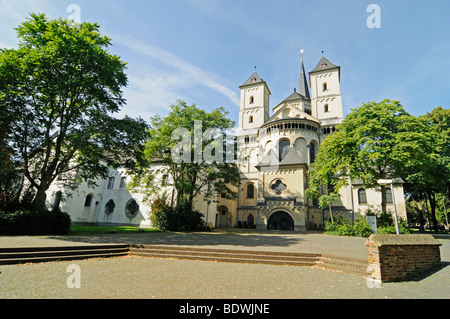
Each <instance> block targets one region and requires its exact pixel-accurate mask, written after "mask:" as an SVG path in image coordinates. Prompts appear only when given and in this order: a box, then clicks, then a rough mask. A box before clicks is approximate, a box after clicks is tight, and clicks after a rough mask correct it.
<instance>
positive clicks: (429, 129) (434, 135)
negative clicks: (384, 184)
mask: <svg viewBox="0 0 450 319" xmlns="http://www.w3.org/2000/svg"><path fill="white" fill-rule="evenodd" d="M415 124H416V125H414V126H412V125H410V129H409V131H408V132H406V133H404V135H403V141H410V145H413V146H414V149H413V150H412V151H411V155H412V156H411V157H410V158H404V159H403V161H402V164H403V166H404V168H403V172H404V175H405V176H404V179H405V181H406V184H405V190H406V192H407V193H408V194H409V195H410V196H411V198H415V199H425V200H426V201H428V202H429V203H430V205H429V206H430V209H431V214H430V217H431V223H432V227H433V229H434V230H435V231H437V230H438V222H437V219H436V207H437V200H436V198H437V196H438V194H440V195H439V196H440V198H442V196H446V197H447V198H448V196H449V189H450V110H449V109H444V108H442V107H437V108H435V109H434V110H432V111H431V112H428V113H427V114H426V115H423V116H419V117H418V118H417V119H416V122H415ZM439 196H438V197H439ZM426 207H428V206H426Z"/></svg>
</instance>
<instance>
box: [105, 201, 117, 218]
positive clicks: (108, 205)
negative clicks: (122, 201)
mask: <svg viewBox="0 0 450 319" xmlns="http://www.w3.org/2000/svg"><path fill="white" fill-rule="evenodd" d="M114 208H116V204H115V203H114V201H113V200H112V199H110V200H109V201H108V202H107V203H106V205H105V214H106V215H108V216H109V215H111V214H112V213H114Z"/></svg>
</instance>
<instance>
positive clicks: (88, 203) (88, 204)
mask: <svg viewBox="0 0 450 319" xmlns="http://www.w3.org/2000/svg"><path fill="white" fill-rule="evenodd" d="M93 198H94V196H93V195H92V194H89V195H87V196H86V200H85V201H84V207H91V205H92V199H93Z"/></svg>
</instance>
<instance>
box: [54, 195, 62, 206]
mask: <svg viewBox="0 0 450 319" xmlns="http://www.w3.org/2000/svg"><path fill="white" fill-rule="evenodd" d="M61 198H62V192H60V191H59V192H57V193H56V195H55V200H54V201H53V208H54V209H58V208H59V205H60V204H61Z"/></svg>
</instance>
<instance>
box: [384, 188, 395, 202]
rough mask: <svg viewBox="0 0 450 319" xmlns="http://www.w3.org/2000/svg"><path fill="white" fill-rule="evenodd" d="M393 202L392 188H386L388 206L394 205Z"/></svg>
mask: <svg viewBox="0 0 450 319" xmlns="http://www.w3.org/2000/svg"><path fill="white" fill-rule="evenodd" d="M393 203H394V202H393V200H392V190H391V189H390V188H386V204H393Z"/></svg>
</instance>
